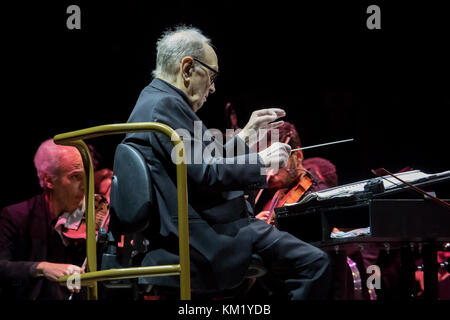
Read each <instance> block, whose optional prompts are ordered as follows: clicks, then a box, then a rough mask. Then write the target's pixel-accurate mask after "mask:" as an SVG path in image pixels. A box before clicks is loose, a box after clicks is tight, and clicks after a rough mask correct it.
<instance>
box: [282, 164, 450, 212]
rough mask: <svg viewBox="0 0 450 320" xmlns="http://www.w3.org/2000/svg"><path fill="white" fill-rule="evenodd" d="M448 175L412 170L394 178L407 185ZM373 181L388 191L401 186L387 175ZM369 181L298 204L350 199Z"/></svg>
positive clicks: (309, 197) (311, 196) (314, 195)
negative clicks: (379, 182)
mask: <svg viewBox="0 0 450 320" xmlns="http://www.w3.org/2000/svg"><path fill="white" fill-rule="evenodd" d="M448 175H450V170H449V171H444V172H441V173H435V174H427V173H424V172H422V171H420V170H412V171H407V172H402V173H398V174H396V176H398V177H399V178H400V179H402V180H404V181H406V182H409V183H417V182H421V181H422V180H428V179H431V178H439V177H443V176H448ZM374 179H381V180H382V181H383V184H384V189H385V190H390V189H393V188H396V187H399V186H403V183H402V182H400V181H399V180H397V179H395V178H393V177H391V176H389V175H387V176H383V178H382V177H377V178H374ZM369 180H373V179H367V180H363V181H359V182H355V183H350V184H346V185H343V186H338V187H334V188H330V189H326V190H322V191H317V192H314V193H310V194H308V195H306V196H305V197H304V198H303V199H302V200H301V201H300V202H298V203H306V202H309V201H311V200H313V199H316V200H318V201H324V200H329V199H333V198H345V197H351V196H352V195H354V194H355V193H356V192H363V191H365V190H364V186H365V185H366V184H367V182H368V181H369ZM298 203H291V204H286V205H285V206H292V205H296V204H298Z"/></svg>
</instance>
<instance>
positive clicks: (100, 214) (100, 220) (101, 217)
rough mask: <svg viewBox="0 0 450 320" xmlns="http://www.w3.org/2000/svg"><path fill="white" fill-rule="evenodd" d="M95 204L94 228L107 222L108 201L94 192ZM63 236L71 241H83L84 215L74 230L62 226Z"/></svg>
mask: <svg viewBox="0 0 450 320" xmlns="http://www.w3.org/2000/svg"><path fill="white" fill-rule="evenodd" d="M94 206H95V230H96V232H97V233H98V230H100V228H102V227H106V228H107V226H108V224H109V203H108V200H107V199H106V197H105V196H104V195H101V194H95V196H94ZM62 234H63V236H64V237H65V238H66V239H68V240H69V241H71V242H84V241H86V216H85V215H83V217H82V218H81V222H80V224H79V226H78V228H77V229H76V230H74V229H69V228H66V227H64V226H63V228H62Z"/></svg>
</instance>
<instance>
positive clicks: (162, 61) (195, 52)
mask: <svg viewBox="0 0 450 320" xmlns="http://www.w3.org/2000/svg"><path fill="white" fill-rule="evenodd" d="M205 43H206V44H208V45H210V46H212V44H211V40H210V39H209V38H207V37H206V36H205V35H203V34H202V32H201V31H200V30H199V29H197V28H194V27H186V26H178V27H176V28H175V29H174V30H171V29H169V30H168V31H165V32H164V33H163V34H162V36H161V37H160V38H159V40H158V42H157V43H156V52H157V54H156V68H155V70H153V72H152V75H153V77H157V76H159V75H161V76H163V77H166V78H168V79H169V80H172V81H173V80H175V77H176V75H177V73H178V70H179V69H178V68H179V65H180V62H181V60H182V59H183V58H184V57H187V56H190V57H192V58H196V59H199V60H202V59H203V58H204V48H203V45H204V44H205Z"/></svg>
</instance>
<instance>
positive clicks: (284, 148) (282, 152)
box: [258, 142, 291, 170]
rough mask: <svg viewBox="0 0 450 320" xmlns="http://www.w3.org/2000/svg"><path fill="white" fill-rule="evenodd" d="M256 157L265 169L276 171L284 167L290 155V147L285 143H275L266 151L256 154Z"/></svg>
mask: <svg viewBox="0 0 450 320" xmlns="http://www.w3.org/2000/svg"><path fill="white" fill-rule="evenodd" d="M258 155H259V156H260V158H261V160H262V162H263V163H264V166H265V167H266V168H268V169H275V170H278V169H279V168H284V167H286V165H287V162H288V159H289V156H290V155H291V146H290V145H288V144H287V143H281V142H275V143H274V144H272V145H270V147H268V148H267V149H264V150H263V151H260V152H258Z"/></svg>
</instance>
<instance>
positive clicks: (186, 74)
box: [181, 57, 194, 81]
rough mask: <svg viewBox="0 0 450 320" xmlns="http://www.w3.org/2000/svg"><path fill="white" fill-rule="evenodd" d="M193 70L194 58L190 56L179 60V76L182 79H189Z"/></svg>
mask: <svg viewBox="0 0 450 320" xmlns="http://www.w3.org/2000/svg"><path fill="white" fill-rule="evenodd" d="M193 72H194V60H193V59H192V58H191V57H184V58H183V60H181V76H182V77H183V80H185V81H186V80H187V81H189V80H190V79H191V77H192V73H193Z"/></svg>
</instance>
